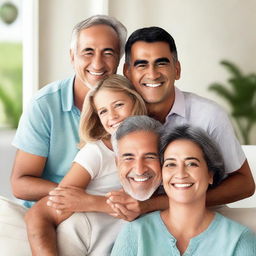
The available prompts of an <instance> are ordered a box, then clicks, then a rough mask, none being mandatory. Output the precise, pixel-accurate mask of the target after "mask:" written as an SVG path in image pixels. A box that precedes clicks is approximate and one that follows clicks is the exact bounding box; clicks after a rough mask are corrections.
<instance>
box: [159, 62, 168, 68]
mask: <svg viewBox="0 0 256 256" xmlns="http://www.w3.org/2000/svg"><path fill="white" fill-rule="evenodd" d="M167 64H168V63H167V62H159V63H157V66H158V67H162V66H166V65H167Z"/></svg>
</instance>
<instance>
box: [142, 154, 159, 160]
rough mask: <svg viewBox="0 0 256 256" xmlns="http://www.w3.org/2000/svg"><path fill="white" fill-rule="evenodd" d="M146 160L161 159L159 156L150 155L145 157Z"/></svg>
mask: <svg viewBox="0 0 256 256" xmlns="http://www.w3.org/2000/svg"><path fill="white" fill-rule="evenodd" d="M145 159H148V160H158V159H159V157H158V156H154V155H150V156H145Z"/></svg>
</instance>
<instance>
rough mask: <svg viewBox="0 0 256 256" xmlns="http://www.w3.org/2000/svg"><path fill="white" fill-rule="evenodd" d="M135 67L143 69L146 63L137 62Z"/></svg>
mask: <svg viewBox="0 0 256 256" xmlns="http://www.w3.org/2000/svg"><path fill="white" fill-rule="evenodd" d="M136 68H137V69H144V68H146V64H138V65H137V66H136Z"/></svg>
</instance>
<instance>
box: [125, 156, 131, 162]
mask: <svg viewBox="0 0 256 256" xmlns="http://www.w3.org/2000/svg"><path fill="white" fill-rule="evenodd" d="M133 159H134V158H133V157H131V156H127V157H125V158H124V159H123V160H124V161H125V162H129V161H132V160H133Z"/></svg>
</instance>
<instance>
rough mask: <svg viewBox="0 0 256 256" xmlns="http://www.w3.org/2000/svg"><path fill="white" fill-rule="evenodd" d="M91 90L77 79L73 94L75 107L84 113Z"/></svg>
mask: <svg viewBox="0 0 256 256" xmlns="http://www.w3.org/2000/svg"><path fill="white" fill-rule="evenodd" d="M88 91H89V88H88V87H86V86H85V85H84V84H83V83H82V82H81V81H80V79H79V78H78V77H75V81H74V87H73V93H74V104H75V106H76V107H77V108H78V109H79V110H80V111H82V108H83V103H84V98H85V96H86V94H87V93H88Z"/></svg>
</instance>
